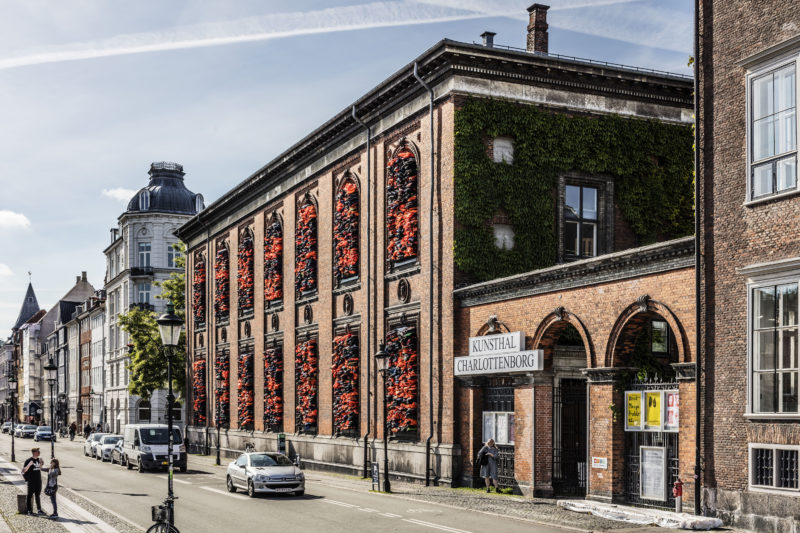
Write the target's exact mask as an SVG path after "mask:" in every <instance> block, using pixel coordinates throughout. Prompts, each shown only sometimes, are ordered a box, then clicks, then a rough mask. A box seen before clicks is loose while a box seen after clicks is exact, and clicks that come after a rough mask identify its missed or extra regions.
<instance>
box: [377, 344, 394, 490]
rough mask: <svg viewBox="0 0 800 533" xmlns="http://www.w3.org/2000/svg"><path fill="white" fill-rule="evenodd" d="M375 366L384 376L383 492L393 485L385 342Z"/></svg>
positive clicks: (387, 362) (387, 361)
mask: <svg viewBox="0 0 800 533" xmlns="http://www.w3.org/2000/svg"><path fill="white" fill-rule="evenodd" d="M375 366H376V367H377V369H378V372H380V374H381V377H382V378H383V492H392V486H391V484H390V483H389V447H388V444H387V443H388V441H389V427H388V423H387V414H388V413H387V412H386V378H387V375H388V373H389V354H388V353H386V351H385V350H384V345H383V343H381V344H380V346H378V352H377V353H376V354H375Z"/></svg>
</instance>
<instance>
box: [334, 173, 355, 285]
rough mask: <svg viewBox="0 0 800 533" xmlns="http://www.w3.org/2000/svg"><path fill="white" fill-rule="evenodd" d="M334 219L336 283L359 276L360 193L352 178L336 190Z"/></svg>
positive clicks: (343, 182)
mask: <svg viewBox="0 0 800 533" xmlns="http://www.w3.org/2000/svg"><path fill="white" fill-rule="evenodd" d="M335 208H336V210H335V213H334V219H333V254H334V266H333V272H334V277H335V281H336V284H337V285H338V284H339V283H341V282H342V281H347V280H350V279H356V278H358V260H359V256H358V238H359V211H360V205H359V194H358V187H357V186H356V183H355V181H354V180H353V179H352V178H346V179H344V180H343V181H342V184H341V185H340V186H339V190H338V191H337V192H336V206H335Z"/></svg>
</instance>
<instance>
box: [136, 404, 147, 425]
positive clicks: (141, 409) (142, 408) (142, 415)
mask: <svg viewBox="0 0 800 533" xmlns="http://www.w3.org/2000/svg"><path fill="white" fill-rule="evenodd" d="M136 410H137V416H138V417H139V422H150V402H149V401H148V400H139V405H137V408H136Z"/></svg>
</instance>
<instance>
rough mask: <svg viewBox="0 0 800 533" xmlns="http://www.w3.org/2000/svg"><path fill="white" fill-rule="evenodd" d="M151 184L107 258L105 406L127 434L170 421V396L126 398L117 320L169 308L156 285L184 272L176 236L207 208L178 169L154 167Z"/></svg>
mask: <svg viewBox="0 0 800 533" xmlns="http://www.w3.org/2000/svg"><path fill="white" fill-rule="evenodd" d="M149 175H150V180H149V183H148V185H147V186H146V187H144V188H142V189H140V190H139V191H138V192H137V193H136V195H135V196H134V197H133V198H132V199H131V201H130V202H129V204H128V208H127V210H126V211H125V212H124V213H122V214H121V215H120V217H119V219H118V222H119V224H118V226H117V227H116V228H114V229H112V230H111V244H110V245H109V246H108V247H107V248H106V249H105V250H104V251H103V252H104V254H105V256H106V280H107V281H106V285H105V289H106V324H105V327H106V334H105V338H106V349H105V361H104V365H103V367H104V369H105V391H104V393H103V397H104V398H103V401H104V404H105V412H106V414H107V421H106V422H107V424H108V427H109V430H110V431H112V432H115V433H120V432H122V431H123V428H124V427H125V425H127V424H130V423H146V422H152V423H159V422H165V421H166V391H165V390H157V391H154V392H153V394H152V396H151V398H150V400H149V401H148V400H144V399H142V398H139V397H138V396H135V395H131V394H129V393H128V384H129V382H130V370H129V365H130V357H129V346H128V344H129V339H128V334H127V333H126V332H125V331H123V330H122V327H121V325H120V323H119V315H120V314H124V313H127V312H128V311H130V310H131V309H133V308H134V307H138V308H141V309H146V310H150V311H154V312H155V313H156V314H161V313H163V312H164V311H165V309H166V302H165V301H163V300H160V299H158V298H156V296H157V295H158V294H159V293H160V289H159V288H158V287H156V286H155V283H154V282H161V281H165V280H167V279H168V278H169V277H170V275H171V274H172V273H174V272H179V271H180V269H178V268H176V266H175V259H176V257H177V256H178V253H177V251H176V250H175V249H174V248H173V245H174V244H177V243H178V242H180V241H179V239H178V238H177V237H176V236H175V233H174V232H175V230H176V229H177V228H178V227H180V226H181V225H182V224H183V223H184V222H186V221H187V220H189V219H190V218H191V217H192V216H194V215H195V214H196V213H197V212H198V211H199V210H202V209H203V207H204V204H203V197H202V195H200V194H195V193H193V192H191V191H190V190H188V189H187V188H186V186H185V185H184V182H183V177H184V172H183V167H182V166H181V165H179V164H176V163H168V162H159V163H153V164H152V165H150V172H149ZM174 415H175V418H176V423H177V424H180V425H182V424H183V422H184V421H185V407H184V406H183V405H181V408H180V409H177V408H176V409H175V410H174Z"/></svg>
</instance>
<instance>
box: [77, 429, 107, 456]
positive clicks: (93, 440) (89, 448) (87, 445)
mask: <svg viewBox="0 0 800 533" xmlns="http://www.w3.org/2000/svg"><path fill="white" fill-rule="evenodd" d="M105 435H107V433H92V434H91V435H89V438H88V439H86V442H84V443H83V455H87V456H89V457H94V450H95V447H96V446H97V443H99V442H100V439H101V438H103V436H105Z"/></svg>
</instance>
